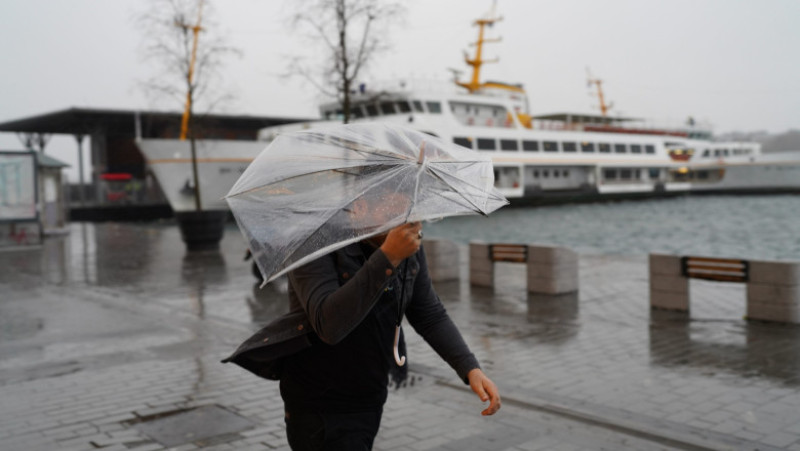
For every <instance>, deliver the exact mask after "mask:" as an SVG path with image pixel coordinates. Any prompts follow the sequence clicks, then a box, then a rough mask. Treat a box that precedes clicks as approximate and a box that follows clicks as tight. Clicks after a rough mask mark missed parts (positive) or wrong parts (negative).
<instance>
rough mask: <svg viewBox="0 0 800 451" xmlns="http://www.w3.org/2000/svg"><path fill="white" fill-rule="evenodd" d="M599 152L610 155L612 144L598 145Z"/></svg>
mask: <svg viewBox="0 0 800 451" xmlns="http://www.w3.org/2000/svg"><path fill="white" fill-rule="evenodd" d="M597 150H598V151H599V152H600V153H609V152H611V144H608V143H600V144H598V145H597Z"/></svg>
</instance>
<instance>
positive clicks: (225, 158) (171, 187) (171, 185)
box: [137, 139, 266, 213]
mask: <svg viewBox="0 0 800 451" xmlns="http://www.w3.org/2000/svg"><path fill="white" fill-rule="evenodd" d="M137 145H138V146H139V149H141V151H142V153H143V154H144V156H145V160H146V161H147V165H148V167H149V168H150V170H151V171H152V172H153V175H154V176H155V178H156V180H157V181H158V183H159V184H160V185H161V190H162V191H163V192H164V195H165V196H166V197H167V200H168V201H169V204H170V206H171V207H172V210H173V211H175V212H176V213H177V212H184V211H194V210H195V199H194V191H193V189H192V187H193V182H192V181H193V176H192V156H191V155H192V154H191V148H190V144H189V141H180V140H177V139H139V140H137ZM264 147H266V144H265V143H263V142H259V141H233V140H230V141H228V140H198V141H196V153H197V172H198V174H197V176H198V179H199V181H200V183H199V184H200V199H201V201H202V203H201V207H202V209H203V210H227V209H228V205H227V203H226V202H225V200H224V196H225V195H226V194H228V190H229V189H230V188H231V187H232V186H233V184H234V183H235V182H236V180H237V179H238V178H239V176H240V175H241V174H242V172H244V170H245V169H246V168H247V165H249V164H250V162H251V161H253V159H254V158H255V157H256V155H258V154H259V153H260V152H261V151H262V150H263V149H264Z"/></svg>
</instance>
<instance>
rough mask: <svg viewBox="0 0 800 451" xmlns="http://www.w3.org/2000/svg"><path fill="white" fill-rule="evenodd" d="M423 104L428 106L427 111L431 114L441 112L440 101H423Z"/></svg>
mask: <svg viewBox="0 0 800 451" xmlns="http://www.w3.org/2000/svg"><path fill="white" fill-rule="evenodd" d="M425 106H427V107H428V112H429V113H431V114H441V113H442V104H441V103H440V102H425Z"/></svg>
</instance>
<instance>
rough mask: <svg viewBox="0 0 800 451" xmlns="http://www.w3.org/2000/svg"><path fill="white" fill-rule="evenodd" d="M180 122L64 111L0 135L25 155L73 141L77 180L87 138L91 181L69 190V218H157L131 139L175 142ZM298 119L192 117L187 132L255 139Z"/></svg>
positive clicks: (164, 211)
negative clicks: (12, 139) (67, 138)
mask: <svg viewBox="0 0 800 451" xmlns="http://www.w3.org/2000/svg"><path fill="white" fill-rule="evenodd" d="M181 117H182V114H181V113H176V112H160V111H137V110H114V109H91V108H68V109H65V110H60V111H54V112H50V113H44V114H41V115H37V116H32V117H26V118H21V119H15V120H11V121H7V122H3V123H0V132H11V133H17V134H18V135H19V136H20V137H21V138H22V140H23V143H24V145H25V147H26V148H27V149H28V150H35V151H37V152H40V153H44V151H45V147H46V144H47V140H48V137H49V136H50V135H54V134H65V135H72V136H74V137H75V142H76V151H77V153H78V162H79V164H78V166H79V173H80V180H81V181H83V180H84V179H85V177H84V174H83V166H84V165H83V159H84V154H85V151H84V142H85V141H86V139H85V138H89V140H88V158H90V161H91V182H90V183H89V184H88V185H84V184H83V183H82V182H79V183H78V184H77V185H75V186H72V187H70V188H71V189H70V192H69V193H68V202H69V208H70V212H71V215H72V219H88V220H91V219H126V217H128V216H130V217H138V218H141V217H143V216H144V217H163V216H170V215H171V214H172V212H171V210H170V208H169V205H168V204H167V202H166V200H165V199H164V197H163V195H162V194H161V192H160V188H158V184H157V183H156V181H155V180H154V179H153V178H152V176H150V175H149V173H148V171H147V167H146V163H145V159H144V156H143V155H142V154H141V152H140V151H139V149H138V147H137V146H136V144H135V139H136V138H137V137H141V138H165V139H172V138H174V139H178V137H179V136H180V131H181ZM303 120H308V119H306V118H287V117H265V116H244V115H220V114H202V115H201V114H196V115H195V116H194V118H193V122H194V127H193V128H194V130H195V137H196V138H198V139H231V140H256V139H257V137H258V131H259V130H260V129H261V128H264V127H269V126H273V125H281V124H287V123H292V122H298V121H303ZM121 180H124V181H126V182H127V183H125V184H121V183H119V182H120V181H121ZM109 193H112V194H113V195H109ZM133 207H137V208H133Z"/></svg>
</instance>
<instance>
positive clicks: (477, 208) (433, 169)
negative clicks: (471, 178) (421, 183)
mask: <svg viewBox="0 0 800 451" xmlns="http://www.w3.org/2000/svg"><path fill="white" fill-rule="evenodd" d="M430 169H431V174H432V175H434V176H435V177H436V178H437V179H439V180H441V181H442V183H444V184H445V185H447V186H448V187H449V188H450V189H451V190H452V191H453V192H455V193H456V194H458V195H459V196H461V197H462V198H463V199H464V200H466V201H467V202H468V203H469V204H470V205H472V207H473V209H474V210H475V211H476V212H478V213H480V214H482V215H486V213H484V212H483V209H482V208H481V207H480V206H478V204H476V203H475V202H474V201H473V200H472V199H470V198H469V197H467V196H465V195H464V194H462V193H461V191H460V190H459V189H458V187H457V186H455V185H454V184H453V183H451V182H450V181H448V180H447V179H445V177H443V175H442V174H440V171H439V170H437V169H436V167H434V166H430ZM465 184H466V185H469V186H470V187H473V188H475V189H476V190H481V188H480V187H478V186H476V185H475V184H473V183H469V182H466V181H465ZM481 191H483V190H481ZM487 194H490V193H487Z"/></svg>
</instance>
